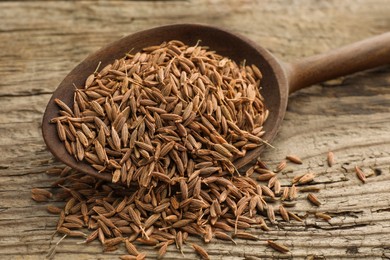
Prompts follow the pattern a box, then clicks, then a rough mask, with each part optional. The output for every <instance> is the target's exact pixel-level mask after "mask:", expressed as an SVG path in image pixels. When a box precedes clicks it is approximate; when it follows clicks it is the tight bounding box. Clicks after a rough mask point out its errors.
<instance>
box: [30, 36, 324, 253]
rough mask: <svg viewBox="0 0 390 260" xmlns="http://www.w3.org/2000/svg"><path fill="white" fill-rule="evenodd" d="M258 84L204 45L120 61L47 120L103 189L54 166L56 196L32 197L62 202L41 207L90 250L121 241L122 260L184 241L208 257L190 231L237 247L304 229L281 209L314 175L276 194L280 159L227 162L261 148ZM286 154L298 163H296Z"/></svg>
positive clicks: (250, 72) (164, 47)
mask: <svg viewBox="0 0 390 260" xmlns="http://www.w3.org/2000/svg"><path fill="white" fill-rule="evenodd" d="M261 78H262V74H261V72H260V70H259V69H258V68H257V67H256V66H255V65H251V66H247V65H244V64H242V65H237V64H236V63H235V62H234V61H232V60H230V59H229V58H226V57H223V56H220V55H218V54H216V53H215V52H213V51H211V50H209V49H208V48H207V47H202V46H198V45H195V46H187V45H185V44H184V43H182V42H179V41H170V42H167V43H162V44H161V45H158V46H151V47H147V48H144V49H143V50H142V51H140V52H137V53H135V54H126V56H125V57H124V58H122V59H118V60H115V62H114V63H112V64H108V65H107V66H105V67H104V68H103V69H101V70H100V71H98V70H97V71H96V72H95V73H93V74H91V75H90V76H89V77H88V78H87V79H86V81H85V84H84V86H82V87H80V88H78V89H76V91H75V95H74V103H73V107H72V108H70V107H68V106H67V105H66V104H65V103H64V102H62V101H61V100H58V99H56V100H55V102H56V103H57V104H58V106H59V107H60V108H61V112H60V115H59V116H58V117H56V118H53V119H52V123H55V124H56V126H57V130H58V136H59V138H60V139H61V141H62V142H63V143H64V145H65V147H66V149H67V151H68V152H69V153H70V154H71V155H73V156H74V157H75V158H76V159H77V160H79V161H87V162H88V163H90V164H91V165H92V167H94V168H95V169H96V170H98V171H99V172H102V173H107V172H108V173H110V174H111V175H112V180H111V182H107V181H102V180H98V179H96V178H94V177H91V176H88V175H84V174H82V173H79V172H77V171H75V170H73V169H71V168H69V167H64V168H53V169H50V170H49V171H48V174H50V175H58V176H59V178H58V179H57V180H56V182H55V183H54V184H53V187H57V188H56V189H54V191H53V194H52V193H51V192H48V191H45V190H43V189H33V190H32V198H33V199H34V200H36V201H38V202H46V201H49V200H53V199H54V200H55V201H57V202H58V201H63V203H64V204H63V205H62V206H60V207H57V206H54V205H48V206H47V210H48V212H50V213H52V214H58V215H59V220H58V223H57V232H58V233H61V234H64V236H70V237H80V238H82V239H84V240H85V242H86V243H90V242H92V241H94V240H99V241H100V243H101V244H102V247H103V251H105V252H106V251H114V250H117V249H118V248H119V245H120V244H121V243H124V244H125V247H126V250H127V254H126V255H123V256H121V257H120V258H121V259H144V258H145V257H146V254H145V253H144V252H141V251H139V249H138V248H137V247H139V245H149V246H153V247H155V248H156V249H157V250H158V257H159V258H162V257H163V256H164V255H165V254H166V252H167V249H168V246H170V245H176V247H177V248H178V249H179V250H180V251H182V249H183V247H185V246H187V247H188V246H190V247H192V248H193V249H194V250H195V252H196V253H197V254H198V255H199V256H201V257H202V258H204V259H208V258H209V255H208V253H207V251H206V249H205V248H203V247H202V246H200V245H199V244H197V243H188V241H187V239H188V237H189V236H196V237H201V239H202V240H203V242H204V243H209V242H210V241H212V240H213V239H215V238H217V239H221V240H226V241H231V242H232V243H234V244H236V242H235V240H234V239H249V240H254V241H256V240H258V239H259V238H258V237H257V236H256V235H254V234H251V233H248V231H247V229H249V228H261V229H262V230H265V231H268V230H270V227H269V225H270V224H275V223H277V222H278V221H286V222H289V221H292V220H296V221H300V222H302V221H303V220H302V218H301V217H299V216H298V215H297V214H295V213H293V212H291V211H289V210H287V209H286V207H294V205H295V203H296V199H297V193H298V189H297V187H296V185H295V183H296V184H297V185H305V184H308V183H309V182H311V181H312V180H313V179H314V177H315V175H314V174H313V173H308V174H306V175H302V176H299V177H296V178H295V180H293V183H292V185H291V186H285V187H282V185H281V182H280V181H279V179H278V176H277V173H276V172H279V171H282V170H283V169H284V168H285V167H286V164H287V162H286V161H285V160H283V161H282V162H281V163H280V164H279V165H278V167H277V168H276V170H275V171H272V170H270V169H269V168H268V167H267V165H266V164H265V163H264V162H262V161H260V160H258V161H257V162H256V163H255V165H254V166H252V167H251V168H249V170H247V172H246V173H245V174H241V173H239V172H238V170H237V169H236V168H235V167H234V164H233V162H234V160H235V159H237V158H240V157H243V156H245V154H246V152H247V151H248V150H251V149H255V148H256V147H258V146H260V145H262V144H263V140H262V139H261V137H262V136H263V134H264V130H263V123H264V122H265V121H266V119H267V117H268V110H267V109H266V107H265V106H264V103H263V101H264V100H263V97H262V96H261V93H260V89H261V87H260V81H261ZM286 159H287V160H289V161H291V162H293V163H296V164H301V163H302V160H301V159H300V158H298V157H297V156H293V155H290V156H287V157H286ZM255 179H257V180H258V181H259V182H257V181H255ZM123 184H125V185H123ZM309 196H310V198H309V199H310V201H311V202H312V203H314V204H315V205H317V206H319V205H320V203H319V202H318V200H315V199H316V197H315V196H314V195H313V194H309ZM279 202H280V203H279ZM315 202H318V203H315ZM275 204H276V205H275ZM56 205H58V203H57V204H56ZM318 217H322V218H324V219H327V215H324V216H320V215H318ZM327 220H328V219H327ZM60 241H61V240H60ZM267 243H268V245H269V246H270V247H272V248H273V249H275V250H277V251H279V252H281V253H288V252H289V249H288V248H287V247H285V246H284V245H282V244H279V243H276V242H274V241H271V240H268V241H267ZM57 244H58V243H57ZM54 249H55V248H54ZM54 251H55V250H53V251H52V252H54Z"/></svg>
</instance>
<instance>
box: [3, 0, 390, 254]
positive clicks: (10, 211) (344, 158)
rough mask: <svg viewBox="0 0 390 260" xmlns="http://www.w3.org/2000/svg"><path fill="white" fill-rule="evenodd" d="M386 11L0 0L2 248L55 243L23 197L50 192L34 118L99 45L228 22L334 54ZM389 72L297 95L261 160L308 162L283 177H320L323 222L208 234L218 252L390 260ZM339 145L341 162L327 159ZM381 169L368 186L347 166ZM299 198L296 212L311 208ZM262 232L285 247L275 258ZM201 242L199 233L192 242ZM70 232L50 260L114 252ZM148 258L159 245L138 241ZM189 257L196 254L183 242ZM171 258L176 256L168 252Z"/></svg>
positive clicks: (270, 43)
mask: <svg viewBox="0 0 390 260" xmlns="http://www.w3.org/2000/svg"><path fill="white" fill-rule="evenodd" d="M389 13H390V6H389V5H388V2H387V1H386V0H375V1H368V0H367V1H352V0H347V1H337V0H333V1H315V0H301V1H282V0H280V1H233V0H231V1H188V2H181V1H177V2H176V1H168V2H166V1H157V2H150V1H136V2H133V1H131V2H128V1H107V2H96V3H94V2H91V1H77V2H67V1H53V2H52V1H47V2H46V1H43V2H39V1H38V2H35V1H31V2H30V1H28V2H23V3H22V2H12V1H7V2H0V17H1V23H0V38H1V41H0V50H1V51H0V78H1V81H0V103H1V104H2V105H3V106H2V108H1V112H0V138H1V139H0V140H1V142H0V155H1V156H0V194H1V203H0V228H1V229H2V230H3V232H2V234H0V255H2V257H4V258H5V259H22V258H23V259H42V258H43V257H44V256H45V255H46V254H47V253H48V251H49V249H50V248H51V247H52V246H53V245H54V244H55V243H56V242H57V241H58V240H59V239H60V237H59V236H54V239H51V236H52V234H53V230H54V227H55V224H56V223H55V221H56V217H55V216H52V215H50V214H48V213H47V212H46V210H45V207H44V206H43V205H42V204H38V203H35V202H33V201H32V200H31V199H30V189H31V188H32V187H49V186H50V183H51V182H52V180H53V178H52V177H49V176H47V175H46V174H44V172H45V170H46V169H47V168H49V167H51V166H53V165H59V163H55V162H53V161H52V159H51V155H50V154H49V152H47V151H46V150H45V146H44V143H43V141H42V138H41V133H40V121H41V117H42V113H43V111H44V109H45V105H46V102H47V101H48V99H49V98H50V93H51V92H52V91H53V90H54V89H55V87H56V86H57V85H58V84H59V82H60V81H61V80H62V78H63V77H64V76H65V75H66V74H67V72H68V71H70V70H71V69H72V68H73V67H74V66H75V65H76V64H77V63H78V62H79V61H81V60H82V59H83V58H84V57H86V56H87V55H88V54H89V53H91V52H93V51H95V50H96V49H98V48H100V47H101V46H103V45H105V44H107V43H109V42H111V41H113V40H116V39H118V38H120V37H121V36H124V35H126V34H129V33H132V32H135V31H137V30H140V29H146V28H149V27H153V26H157V25H160V24H166V23H174V22H203V23H208V24H214V25H218V26H223V27H226V28H230V29H232V30H233V31H236V32H239V33H242V34H244V35H247V36H248V37H249V38H251V39H253V40H255V41H257V42H259V43H261V45H262V46H265V47H267V48H268V49H270V50H271V51H272V52H273V53H275V54H276V55H277V56H279V57H283V58H284V59H286V60H292V59H294V58H298V57H302V56H307V55H311V54H315V53H319V52H323V51H326V50H329V49H331V48H335V47H338V46H341V45H344V44H347V43H351V42H353V41H356V40H360V39H363V38H366V37H369V36H371V35H375V34H379V33H381V32H384V31H386V30H389V28H390V18H389V17H388V14H389ZM389 132H390V69H389V67H384V68H381V69H377V70H373V71H370V72H364V73H360V74H357V75H354V76H349V77H346V78H344V79H339V80H336V81H333V82H328V83H326V84H321V85H317V86H313V87H312V88H310V89H306V90H302V91H300V92H298V93H296V94H294V95H293V96H292V97H291V98H290V101H289V106H288V111H287V114H286V118H285V121H284V123H283V126H282V129H281V131H280V133H279V135H278V137H277V139H276V140H275V142H274V143H273V145H274V146H275V147H276V149H268V150H267V151H266V152H265V153H264V155H263V159H264V160H265V161H267V162H269V165H271V166H272V167H274V166H276V165H277V163H278V162H279V161H280V160H282V159H283V158H284V157H285V155H287V154H297V155H299V156H300V157H301V158H302V159H303V160H304V164H303V165H298V166H297V165H291V167H292V169H293V170H294V171H293V172H288V173H285V174H281V177H280V179H281V181H282V184H287V183H288V182H289V180H291V178H292V177H294V176H295V175H297V174H301V173H305V172H307V171H313V172H315V173H317V177H316V179H315V182H314V183H312V184H311V185H315V186H317V187H320V188H321V191H320V192H319V193H318V197H319V199H320V200H321V201H323V202H324V205H323V206H321V207H320V208H319V209H318V210H320V211H324V212H328V213H329V214H330V215H332V217H333V218H332V220H331V221H330V222H329V223H327V222H324V221H321V220H319V219H315V218H313V217H309V218H307V219H306V220H305V221H304V223H299V222H296V221H292V222H291V223H284V222H280V223H278V225H276V226H274V227H273V228H272V230H271V231H270V232H259V231H254V232H258V233H257V234H258V235H259V237H260V241H258V242H253V241H242V240H238V241H237V242H238V243H239V246H234V245H232V244H231V243H227V242H223V241H213V242H212V243H210V244H209V245H207V246H206V248H207V250H208V251H209V254H210V255H211V256H212V258H213V259H262V258H270V257H275V258H276V257H280V258H292V257H294V259H300V258H305V257H307V256H316V257H318V258H321V257H326V258H327V259H331V258H332V259H340V258H344V257H347V258H358V259H362V258H371V259H372V258H386V257H387V258H388V257H390V235H389V234H390V216H389V214H388V213H389V211H390V190H389V189H388V187H389V186H390V168H389V165H390V145H389V143H390V135H389ZM329 150H332V151H334V152H335V156H336V164H335V165H334V166H333V167H332V168H329V167H327V165H326V161H325V160H326V153H327V152H328V151H329ZM355 165H359V166H361V167H362V169H363V170H364V171H365V172H366V173H370V171H372V170H373V169H379V170H380V171H381V174H380V175H376V174H373V175H372V176H371V177H369V178H368V183H367V184H365V185H363V184H361V183H360V181H359V180H358V179H357V178H356V176H355V174H354V171H353V168H354V166H355ZM305 195H306V194H305V193H302V194H300V199H299V202H298V206H297V207H296V209H295V210H294V212H296V213H297V214H299V215H300V216H303V215H305V214H306V212H313V210H317V209H315V208H313V207H312V206H311V205H310V204H309V203H308V202H307V201H306V200H305V199H304V196H305ZM267 239H274V240H278V241H279V242H281V243H283V244H286V245H287V246H288V247H290V248H291V253H289V254H286V255H281V254H279V253H275V252H274V251H272V250H271V249H269V248H268V247H265V246H264V245H265V241H266V240H267ZM192 241H196V240H192ZM78 242H80V240H77V239H65V240H64V241H63V242H62V243H61V244H60V245H59V246H58V247H57V253H56V255H55V256H56V257H55V259H69V258H71V257H74V258H77V259H112V258H114V257H116V256H119V255H121V254H123V253H124V249H123V248H121V249H120V250H118V251H117V252H114V253H102V249H101V246H100V245H99V244H98V243H92V244H91V245H88V246H85V245H80V244H77V243H78ZM141 251H147V252H148V254H149V255H150V257H155V256H156V252H154V251H153V250H150V249H149V248H142V249H141ZM184 254H185V257H186V258H188V259H194V258H196V255H195V254H194V253H193V252H192V250H191V249H190V247H185V248H184ZM166 259H182V255H181V254H180V253H178V252H177V251H176V250H174V249H173V248H171V249H170V251H169V253H168V254H167V257H166Z"/></svg>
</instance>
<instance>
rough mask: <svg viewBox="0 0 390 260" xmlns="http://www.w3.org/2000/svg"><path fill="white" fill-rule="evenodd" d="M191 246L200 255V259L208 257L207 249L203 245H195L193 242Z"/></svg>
mask: <svg viewBox="0 0 390 260" xmlns="http://www.w3.org/2000/svg"><path fill="white" fill-rule="evenodd" d="M191 246H192V248H193V249H194V250H195V252H196V253H197V254H198V255H199V256H200V257H202V259H210V257H209V254H208V253H207V251H206V250H205V249H204V248H203V247H201V246H199V245H197V244H195V243H193V244H192V245H191Z"/></svg>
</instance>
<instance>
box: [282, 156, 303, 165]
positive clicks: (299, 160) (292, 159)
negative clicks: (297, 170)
mask: <svg viewBox="0 0 390 260" xmlns="http://www.w3.org/2000/svg"><path fill="white" fill-rule="evenodd" d="M286 159H287V160H289V161H290V162H293V163H296V164H302V160H301V158H299V157H298V156H296V155H287V156H286Z"/></svg>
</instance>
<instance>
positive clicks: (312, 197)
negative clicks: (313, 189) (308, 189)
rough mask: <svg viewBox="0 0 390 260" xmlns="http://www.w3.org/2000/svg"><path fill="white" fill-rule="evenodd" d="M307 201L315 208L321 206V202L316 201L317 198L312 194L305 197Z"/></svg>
mask: <svg viewBox="0 0 390 260" xmlns="http://www.w3.org/2000/svg"><path fill="white" fill-rule="evenodd" d="M307 199H308V200H309V201H310V202H311V203H312V204H313V205H315V206H320V205H321V202H320V201H319V200H318V198H317V196H315V195H314V194H313V193H309V194H308V195H307Z"/></svg>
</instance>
